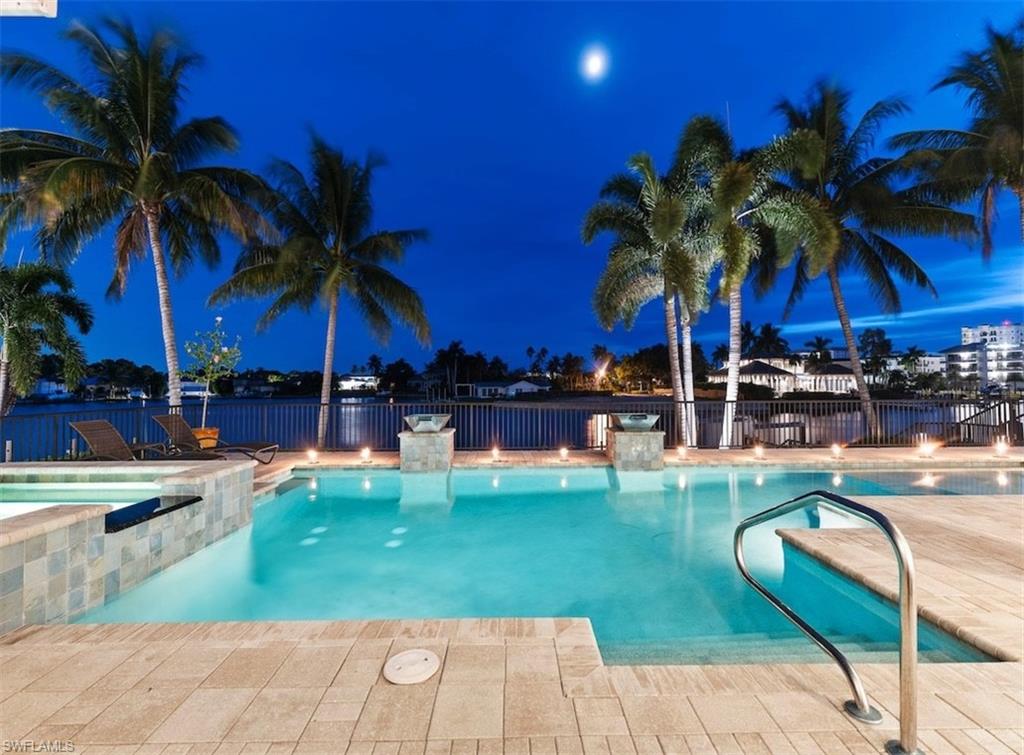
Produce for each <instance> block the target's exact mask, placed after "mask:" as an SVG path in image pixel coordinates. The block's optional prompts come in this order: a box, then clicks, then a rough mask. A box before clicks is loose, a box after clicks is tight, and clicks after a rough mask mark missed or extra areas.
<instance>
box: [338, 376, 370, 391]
mask: <svg viewBox="0 0 1024 755" xmlns="http://www.w3.org/2000/svg"><path fill="white" fill-rule="evenodd" d="M379 384H380V378H379V377H377V376H376V375H353V374H348V375H342V376H341V377H339V378H338V390H339V391H375V390H377V386H378V385H379Z"/></svg>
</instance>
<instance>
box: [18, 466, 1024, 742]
mask: <svg viewBox="0 0 1024 755" xmlns="http://www.w3.org/2000/svg"><path fill="white" fill-rule="evenodd" d="M527 453H532V452H527ZM702 453H703V452H702ZM708 453H709V454H714V453H715V452H708ZM719 453H720V454H721V455H713V456H709V457H708V461H705V460H703V459H698V458H697V454H691V456H690V461H689V462H688V463H695V464H704V463H712V462H711V461H710V460H711V459H714V462H713V463H722V464H732V463H749V461H750V454H749V452H725V453H721V452H719ZM782 453H783V452H779V451H773V452H771V454H770V457H769V460H768V461H766V462H763V463H765V464H771V463H776V462H775V457H776V456H777V455H778V456H779V457H780V458H782ZM785 453H786V457H784V458H787V459H788V460H789V461H790V463H800V464H808V463H816V461H817V462H821V463H823V464H824V465H827V466H829V467H834V466H836V462H834V461H833V460H831V459H827V458H826V459H824V460H822V457H823V456H824V455H825V454H827V452H823V451H821V450H817V451H799V452H797V451H793V452H785ZM730 454H731V456H730ZM910 454H911V452H909V451H907V450H906V449H903V450H900V449H892V450H884V449H858V450H857V451H856V452H855V453H854V452H848V453H847V457H848V459H847V460H846V461H847V463H849V464H851V465H853V464H857V463H870V464H872V465H893V464H898V463H900V462H901V460H906V459H908V458H909V457H910ZM510 455H511V454H510ZM302 458H303V457H300V456H296V457H293V458H289V457H287V456H286V457H283V458H282V460H281V461H282V465H281V466H278V467H277V468H276V469H273V468H263V470H262V471H263V473H264V474H267V475H274V474H282V473H287V470H288V469H289V467H290V465H291V463H294V461H300V460H302ZM321 458H322V463H324V464H328V463H339V464H349V463H353V462H357V461H358V460H357V459H356V458H355V455H354V454H343V455H341V454H339V455H337V456H335V455H326V454H325V455H323V456H322V457H321ZM374 458H375V461H376V462H377V463H386V457H384V456H383V455H382V454H375V455H374ZM533 458H538V459H540V461H538V462H536V463H560V462H558V461H557V460H555V459H553V458H552V454H551V453H550V452H548V453H546V454H542V453H538V454H537V456H536V457H532V456H526V455H524V456H523V458H522V461H523V462H524V463H530V462H532V461H533ZM855 459H857V460H858V461H855ZM395 461H396V462H397V459H396V460H395ZM488 461H489V459H488V458H487V457H486V455H479V454H478V455H476V456H463V457H462V458H461V459H460V458H459V457H458V456H457V459H456V462H457V464H458V463H460V462H461V463H464V464H474V463H487V462H488ZM516 461H520V459H519V458H517V459H516ZM915 461H916V460H915ZM992 461H994V460H993V459H992V457H991V452H990V451H987V449H944V450H943V451H941V452H940V456H939V458H938V459H937V460H936V461H935V462H933V463H934V464H935V465H936V466H942V465H944V464H945V465H950V466H964V465H985V464H986V463H990V462H992ZM602 462H603V458H602V457H600V456H598V455H596V454H594V455H587V456H584V455H583V454H573V456H572V459H571V461H570V462H569V463H570V464H576V463H582V464H587V463H602ZM840 463H842V462H840ZM1012 463H1016V464H1019V461H1015V462H1012ZM915 465H916V464H915ZM266 479H267V481H268V482H269V481H270V480H272V476H268V477H267V478H266ZM867 502H869V503H878V504H879V505H880V506H882V507H885V508H886V510H887V511H889V513H890V514H891V515H892V516H893V518H894V520H895V521H896V522H897V524H898V525H899V526H900V527H902V528H903V529H904V530H905V531H906V533H907V535H908V537H909V538H910V540H911V544H912V547H914V549H915V552H916V553H917V554H918V568H919V573H920V575H921V580H920V584H921V590H922V604H923V605H924V606H926V607H928V608H929V609H933V610H934V611H935V612H936V613H937V615H938V616H939V617H940V618H941V619H943V620H946V619H948V620H949V621H951V622H952V624H951V626H958V624H957V622H959V623H960V624H962V625H963V626H964V627H966V628H968V629H969V630H970V631H972V632H974V633H975V634H976V636H977V637H978V638H982V639H987V640H991V641H992V642H995V643H1000V644H1003V645H1005V646H1006V647H1007V648H1012V647H1014V646H1013V642H1012V640H1013V637H1012V635H1013V633H1014V631H1016V637H1017V638H1019V637H1020V635H1021V633H1022V632H1024V621H1022V619H1021V617H1022V615H1024V612H1022V608H1021V607H1022V604H1024V594H1022V590H1024V574H1022V569H1021V559H1020V554H1021V547H1022V546H1024V528H1022V526H1021V517H1022V510H1021V502H1020V501H1019V500H1016V499H1015V498H1014V497H1012V496H997V497H990V498H981V497H972V496H963V497H934V498H933V497H916V498H909V497H908V498H901V499H895V498H890V499H887V500H882V499H877V500H876V499H872V500H871V501H867ZM828 536H829V537H832V538H837V539H834V540H832V541H830V542H828V543H823V544H821V545H823V546H824V550H823V551H822V552H823V553H828V554H830V558H832V559H834V561H835V565H836V566H838V567H839V568H843V569H844V570H845V571H848V572H849V573H851V574H853V575H854V576H855V577H857V578H862V579H863V580H864V581H866V582H867V583H869V584H873V582H871V580H872V579H877V580H880V583H879V585H880V586H883V581H884V579H885V576H886V575H885V574H884V573H883V572H882V571H881V570H882V569H884V568H885V567H884V566H883V565H882V564H881V561H880V557H881V554H883V553H884V551H878V550H877V549H876V546H875V544H874V543H873V542H868V541H863V542H862V541H861V539H862V538H863V537H864V533H838V534H837V533H829V535H828ZM842 538H853V539H852V540H850V539H845V540H844V539H842ZM1015 543H1016V546H1017V548H1016V550H1015V549H1014V544H1015ZM808 547H812V546H811V545H808ZM861 564H863V566H862V565H861ZM858 570H863V571H862V572H859V571H858ZM972 636H974V635H972ZM411 647H426V648H430V649H432V650H434V651H435V652H437V653H438V654H439V655H440V656H441V657H442V659H443V667H442V671H441V673H440V674H439V675H438V676H436V677H435V678H434V679H431V680H430V681H428V682H427V683H425V684H423V685H418V686H413V687H395V686H392V685H389V684H388V683H387V682H385V681H383V680H382V678H381V676H380V672H381V667H382V665H383V663H384V661H385V660H386V658H387V657H389V656H390V655H391V654H393V653H395V652H398V651H400V650H402V649H407V648H411ZM1017 647H1018V652H1017V653H1016V655H1017V657H1019V655H1020V652H1019V646H1017ZM858 669H859V670H860V672H861V675H862V677H863V679H864V681H865V684H866V686H867V688H868V691H869V695H870V696H871V697H872V698H873V700H874V701H875V702H876V704H877V705H878V706H879V707H880V709H882V711H883V713H884V715H885V720H884V722H883V724H882V726H880V727H867V726H863V725H860V724H857V723H854V722H853V721H851V720H850V719H848V718H847V717H846V716H844V715H843V714H842V713H841V712H840V706H841V703H842V701H843V700H844V699H845V698H846V696H847V690H846V689H845V682H844V681H843V679H842V677H841V676H840V674H839V673H838V672H837V671H836V669H835V668H834V667H832V666H831V665H829V664H827V663H822V664H800V665H797V664H771V665H769V664H760V665H718V666H612V667H606V666H604V665H603V664H602V661H601V657H600V653H599V651H598V649H597V646H596V643H595V641H594V637H593V633H592V631H591V629H590V625H589V622H587V621H586V620H585V619H491V620H471V619H464V620H442V621H387V622H251V623H212V624H150V625H146V624H142V625H139V624H133V625H99V626H75V625H72V626H49V627H27V628H24V629H22V630H18V631H16V632H14V633H11V634H8V635H6V636H4V637H0V740H16V741H25V740H34V741H36V742H40V741H53V740H62V741H70V742H73V743H74V744H75V747H76V749H75V752H79V753H81V752H84V753H87V755H97V754H98V753H135V754H136V755H156V754H157V753H159V754H160V755H171V754H172V753H175V754H180V753H189V754H190V755H198V754H199V753H216V754H217V755H239V754H240V753H281V754H285V753H339V754H340V753H366V754H367V755H371V754H374V753H394V754H398V755H408V754H410V753H417V754H423V755H426V754H428V753H430V754H434V753H437V754H440V753H445V754H447V755H452V754H453V753H480V754H483V753H501V752H505V753H521V754H523V755H525V754H526V753H532V754H538V753H550V754H551V755H558V754H559V753H584V754H589V753H666V754H667V755H675V754H676V753H679V754H684V753H719V754H720V755H724V754H725V753H789V754H796V755H804V753H808V754H813V753H829V754H831V753H840V754H846V753H877V752H879V751H880V749H881V747H882V744H883V743H884V742H885V741H886V740H887V739H890V738H892V737H893V736H895V733H896V732H895V730H896V720H895V718H894V716H895V714H897V713H898V678H897V668H896V666H895V665H893V664H867V665H861V666H859V667H858ZM920 687H921V696H920V705H919V716H920V725H921V744H922V746H923V748H924V749H925V750H926V751H929V752H934V753H954V754H955V753H970V754H972V755H973V753H1022V752H1024V666H1022V664H1021V663H1019V662H1001V663H986V664H922V665H921V667H920Z"/></svg>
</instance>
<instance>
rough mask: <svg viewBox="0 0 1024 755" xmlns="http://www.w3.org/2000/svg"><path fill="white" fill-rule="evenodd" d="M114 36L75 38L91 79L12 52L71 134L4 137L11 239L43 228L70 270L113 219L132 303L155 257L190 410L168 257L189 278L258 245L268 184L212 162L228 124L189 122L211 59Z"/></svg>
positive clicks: (43, 238) (1, 213)
mask: <svg viewBox="0 0 1024 755" xmlns="http://www.w3.org/2000/svg"><path fill="white" fill-rule="evenodd" d="M104 26H105V28H106V30H107V31H108V32H109V33H110V35H112V37H113V40H110V39H107V38H105V37H104V35H103V33H102V32H101V31H100V30H99V29H96V28H93V27H89V26H84V25H82V24H79V23H73V24H72V25H71V27H70V28H69V30H68V31H67V34H66V36H67V38H68V39H70V40H71V41H72V42H74V43H75V44H76V45H77V46H78V48H79V50H80V51H81V52H82V53H83V54H84V57H85V59H86V60H87V61H88V63H89V68H88V71H87V77H86V79H85V80H84V81H88V82H89V83H80V82H79V81H76V80H75V79H74V78H73V77H71V76H70V75H68V74H66V73H64V72H62V71H60V70H59V69H57V68H55V67H53V66H51V65H49V64H47V63H44V62H42V61H40V60H38V59H36V58H34V57H32V56H30V55H26V54H21V53H4V54H3V55H0V77H2V80H3V81H4V82H7V83H21V84H24V85H26V86H28V87H29V88H31V89H33V90H35V91H36V92H38V93H39V94H40V95H41V96H42V98H43V100H44V101H45V102H46V104H47V105H48V106H49V107H50V108H51V109H52V110H53V111H54V112H55V114H56V115H57V116H58V117H59V118H60V119H61V120H62V121H63V122H64V123H66V124H68V125H69V126H70V130H71V133H69V134H60V133H54V132H52V131H41V130H30V129H5V130H3V131H2V132H0V151H2V152H3V157H4V159H3V160H2V161H0V181H2V182H3V184H4V191H3V193H2V194H0V242H2V240H3V238H5V237H6V235H7V233H8V232H9V231H10V230H13V229H15V228H18V227H30V226H33V225H36V224H38V225H40V230H39V233H38V243H39V248H40V251H41V254H42V255H43V257H44V259H46V260H52V261H54V262H56V263H58V264H61V265H63V264H65V263H67V262H69V261H71V260H73V259H74V258H75V257H77V256H78V253H79V252H80V251H81V248H82V246H83V244H84V243H85V242H86V241H88V240H89V239H91V238H92V237H94V236H96V235H97V234H98V233H100V232H101V231H102V230H103V229H104V228H106V227H107V226H109V225H110V224H112V223H114V224H116V227H117V229H116V233H115V235H114V277H113V280H112V281H111V284H110V287H109V289H108V295H110V296H112V297H118V296H120V295H121V294H122V293H123V292H124V290H125V287H126V285H127V282H128V271H129V267H130V266H131V264H132V263H133V262H135V261H137V260H139V259H142V258H144V257H145V256H146V253H147V250H148V252H149V254H150V257H151V258H152V260H153V268H154V271H155V273H156V289H157V300H158V303H159V308H160V324H161V329H162V332H163V341H164V356H165V358H166V360H167V373H168V374H167V377H168V385H169V398H170V403H171V406H178V405H180V404H181V378H180V374H179V364H178V345H177V340H176V336H175V332H174V317H173V312H172V308H171V292H170V284H169V281H168V274H167V258H168V257H169V259H170V264H171V265H172V266H173V268H174V270H175V272H177V273H178V274H179V275H180V274H182V273H183V272H184V271H185V270H187V269H188V267H189V265H190V264H191V263H192V261H193V260H194V259H195V258H196V257H197V256H198V257H199V258H200V259H201V260H202V261H203V262H205V263H207V264H208V265H211V266H212V265H214V264H216V263H217V262H218V260H219V258H220V249H219V244H218V234H219V233H220V232H221V231H228V232H231V233H233V234H235V235H237V236H239V237H242V238H248V237H249V236H250V234H251V233H252V229H253V228H254V227H256V226H257V225H258V223H259V217H258V214H257V213H256V212H255V211H254V210H253V209H252V207H251V206H250V205H248V204H247V203H246V202H245V201H243V197H244V196H245V195H247V194H250V193H251V192H255V191H258V190H259V189H260V188H261V184H260V182H259V181H258V180H257V179H256V178H255V177H253V176H252V175H250V174H249V173H246V172H245V171H241V170H235V169H230V168H219V167H209V166H203V165H201V163H202V161H203V160H204V159H205V158H206V157H208V156H210V155H212V154H215V153H217V152H224V151H233V150H234V149H235V148H236V147H237V145H238V139H237V137H236V135H235V132H234V130H233V129H232V128H231V127H230V126H229V125H228V124H227V123H226V122H225V121H224V120H223V119H221V118H218V117H203V118H193V119H190V120H187V121H182V118H181V109H182V108H181V103H182V100H183V99H184V94H185V88H184V84H183V78H184V76H185V74H186V73H188V72H189V71H190V69H192V68H193V67H195V65H196V64H197V63H198V60H199V58H198V57H197V56H196V55H194V54H192V53H190V52H188V51H186V50H184V49H183V48H182V47H181V45H180V44H179V43H178V42H177V41H176V40H175V38H174V37H173V36H171V35H170V34H169V33H168V32H166V31H158V32H156V33H154V34H153V35H152V36H150V37H149V38H148V39H139V37H138V36H137V35H136V33H135V30H134V29H133V28H132V27H131V26H130V25H128V24H127V23H120V22H116V21H106V22H105V24H104Z"/></svg>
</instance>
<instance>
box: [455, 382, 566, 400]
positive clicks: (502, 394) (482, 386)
mask: <svg viewBox="0 0 1024 755" xmlns="http://www.w3.org/2000/svg"><path fill="white" fill-rule="evenodd" d="M467 385H468V387H469V393H468V395H470V396H472V397H473V398H513V397H515V396H519V395H522V394H527V393H544V392H547V391H550V390H551V381H550V380H548V379H547V378H537V377H529V378H520V379H518V380H481V381H478V382H476V383H468V384H467Z"/></svg>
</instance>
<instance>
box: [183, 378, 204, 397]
mask: <svg viewBox="0 0 1024 755" xmlns="http://www.w3.org/2000/svg"><path fill="white" fill-rule="evenodd" d="M206 394H207V391H206V383H199V382H196V381H195V380H182V381H181V397H182V398H202V397H203V396H205V395H206Z"/></svg>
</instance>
